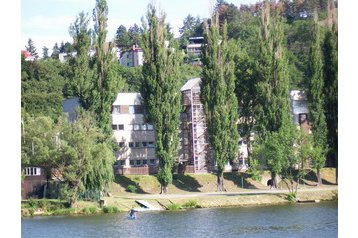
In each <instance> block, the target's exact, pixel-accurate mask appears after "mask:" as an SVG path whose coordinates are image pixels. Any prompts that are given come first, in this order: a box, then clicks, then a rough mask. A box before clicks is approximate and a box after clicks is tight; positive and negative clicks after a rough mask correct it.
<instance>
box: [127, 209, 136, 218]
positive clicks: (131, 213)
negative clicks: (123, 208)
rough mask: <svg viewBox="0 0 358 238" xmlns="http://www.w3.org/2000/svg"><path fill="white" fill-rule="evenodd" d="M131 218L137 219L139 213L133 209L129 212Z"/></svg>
mask: <svg viewBox="0 0 358 238" xmlns="http://www.w3.org/2000/svg"><path fill="white" fill-rule="evenodd" d="M128 215H129V217H131V218H137V211H136V210H135V209H134V207H132V209H131V210H130V211H129V214H128Z"/></svg>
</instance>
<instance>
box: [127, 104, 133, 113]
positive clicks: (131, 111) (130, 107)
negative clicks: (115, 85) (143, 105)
mask: <svg viewBox="0 0 358 238" xmlns="http://www.w3.org/2000/svg"><path fill="white" fill-rule="evenodd" d="M128 109H129V114H134V106H129V107H128Z"/></svg>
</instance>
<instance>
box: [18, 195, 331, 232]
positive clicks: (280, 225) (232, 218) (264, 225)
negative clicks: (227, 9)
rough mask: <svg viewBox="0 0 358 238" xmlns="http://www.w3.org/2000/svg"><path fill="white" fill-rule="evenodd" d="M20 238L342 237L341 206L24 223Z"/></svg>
mask: <svg viewBox="0 0 358 238" xmlns="http://www.w3.org/2000/svg"><path fill="white" fill-rule="evenodd" d="M21 237H36V238H40V237H76V238H77V237H126V238H127V237H128V238H131V237H158V238H159V237H160V238H162V237H170V238H177V237H185V238H187V237H189V238H193V237H275V238H276V237H285V238H291V237H300V238H302V237H314V238H319V237H324V238H326V237H329V238H332V237H338V203H337V202H321V203H316V204H315V203H312V204H294V205H275V206H264V207H262V206H261V207H245V208H210V209H207V208H205V209H192V210H180V211H160V212H142V213H139V214H138V218H137V219H136V220H129V219H127V215H126V213H117V214H102V215H91V216H58V217H32V218H23V219H22V220H21Z"/></svg>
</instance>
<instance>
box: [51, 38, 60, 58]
mask: <svg viewBox="0 0 358 238" xmlns="http://www.w3.org/2000/svg"><path fill="white" fill-rule="evenodd" d="M59 54H60V48H58V44H57V42H56V43H55V45H54V46H53V48H52V54H51V58H52V59H58V55H59Z"/></svg>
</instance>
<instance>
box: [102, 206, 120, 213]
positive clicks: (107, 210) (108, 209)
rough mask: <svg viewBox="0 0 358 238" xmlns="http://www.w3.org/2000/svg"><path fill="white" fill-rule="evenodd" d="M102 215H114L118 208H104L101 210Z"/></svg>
mask: <svg viewBox="0 0 358 238" xmlns="http://www.w3.org/2000/svg"><path fill="white" fill-rule="evenodd" d="M102 210H103V212H104V213H116V212H119V209H118V207H114V206H104V207H103V208H102Z"/></svg>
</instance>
